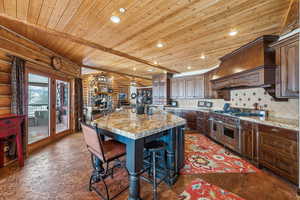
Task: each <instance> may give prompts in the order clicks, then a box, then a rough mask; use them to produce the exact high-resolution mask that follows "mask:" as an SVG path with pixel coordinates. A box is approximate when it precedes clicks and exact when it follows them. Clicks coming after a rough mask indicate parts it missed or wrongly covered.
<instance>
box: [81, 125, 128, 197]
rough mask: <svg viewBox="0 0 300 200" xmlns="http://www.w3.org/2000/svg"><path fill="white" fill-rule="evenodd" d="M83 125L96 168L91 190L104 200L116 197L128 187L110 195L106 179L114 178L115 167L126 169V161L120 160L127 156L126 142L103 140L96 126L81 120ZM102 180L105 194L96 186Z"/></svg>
mask: <svg viewBox="0 0 300 200" xmlns="http://www.w3.org/2000/svg"><path fill="white" fill-rule="evenodd" d="M81 127H82V133H83V136H84V140H85V142H86V145H87V149H88V150H89V151H90V153H91V160H92V166H93V169H94V170H93V172H92V175H91V177H90V181H89V190H90V191H95V192H96V193H97V194H98V195H99V196H100V197H101V198H102V199H104V200H111V199H114V198H115V197H117V196H118V195H119V194H121V193H122V192H124V191H125V190H127V188H128V187H124V188H123V189H122V190H120V191H119V192H118V193H117V194H115V195H114V196H112V197H110V194H109V190H108V186H107V184H106V182H105V180H106V178H108V177H111V178H112V179H113V176H114V169H115V168H125V169H126V167H125V163H123V162H121V161H120V160H119V158H121V157H123V156H125V154H126V147H125V145H124V144H122V143H119V142H117V141H115V140H107V141H104V140H102V138H101V136H100V134H99V133H98V131H97V129H96V128H95V127H91V126H89V125H87V124H85V123H83V122H81ZM112 162H113V165H112V166H111V164H110V163H112ZM103 166H104V167H103ZM126 171H127V169H126ZM100 181H101V182H102V183H103V184H104V189H105V194H102V193H101V192H100V190H98V188H96V184H97V183H98V182H100ZM116 184H118V183H116Z"/></svg>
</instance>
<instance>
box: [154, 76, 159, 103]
mask: <svg viewBox="0 0 300 200" xmlns="http://www.w3.org/2000/svg"><path fill="white" fill-rule="evenodd" d="M159 81H160V80H159V77H157V76H154V77H153V85H152V96H153V98H159V84H160V83H159Z"/></svg>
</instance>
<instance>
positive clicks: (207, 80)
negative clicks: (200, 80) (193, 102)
mask: <svg viewBox="0 0 300 200" xmlns="http://www.w3.org/2000/svg"><path fill="white" fill-rule="evenodd" d="M215 73H216V70H212V71H209V72H206V73H205V74H204V75H203V76H204V98H206V99H216V98H218V94H217V91H216V90H213V85H212V82H211V80H212V79H213V77H214V74H215Z"/></svg>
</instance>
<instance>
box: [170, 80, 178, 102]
mask: <svg viewBox="0 0 300 200" xmlns="http://www.w3.org/2000/svg"><path fill="white" fill-rule="evenodd" d="M170 83H171V99H176V98H178V80H177V79H174V78H173V79H171V81H170Z"/></svg>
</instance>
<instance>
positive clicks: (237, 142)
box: [209, 112, 242, 153]
mask: <svg viewBox="0 0 300 200" xmlns="http://www.w3.org/2000/svg"><path fill="white" fill-rule="evenodd" d="M209 120H210V137H211V138H213V139H214V140H216V141H218V142H220V143H222V144H224V145H225V146H226V147H228V148H230V149H232V150H234V151H236V152H238V153H241V151H242V137H241V125H240V119H239V118H238V117H235V116H232V115H230V114H225V113H222V114H221V113H215V112H212V113H210V118H209Z"/></svg>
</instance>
